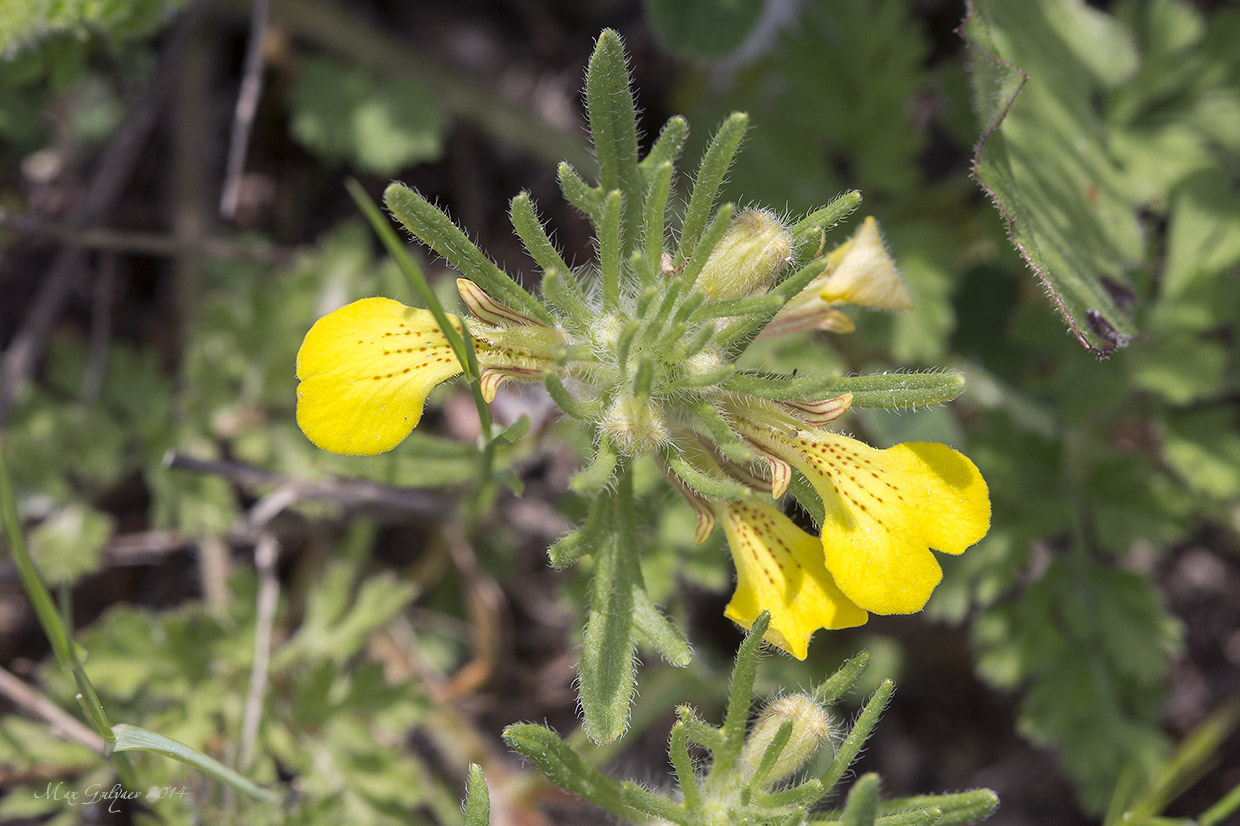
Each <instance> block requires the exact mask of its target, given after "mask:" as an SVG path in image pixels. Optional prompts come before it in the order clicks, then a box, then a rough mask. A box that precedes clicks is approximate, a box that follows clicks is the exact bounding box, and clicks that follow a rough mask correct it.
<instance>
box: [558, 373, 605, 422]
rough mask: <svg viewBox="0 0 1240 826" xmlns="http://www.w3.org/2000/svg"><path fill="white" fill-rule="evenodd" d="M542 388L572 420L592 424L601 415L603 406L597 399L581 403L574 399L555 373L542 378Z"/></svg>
mask: <svg viewBox="0 0 1240 826" xmlns="http://www.w3.org/2000/svg"><path fill="white" fill-rule="evenodd" d="M543 386H544V387H546V388H547V395H549V396H551V400H552V401H553V402H555V404H556V407H558V408H560V410H561V411H563V412H564V413H565V414H567V415H569V416H572V417H573V418H574V419H580V420H581V421H587V422H593V421H597V420H598V417H599V416H600V415H602V412H603V406H602V405H601V404H600V403H599V402H598V400H597V399H591V400H589V401H582V400H580V399H578V398H576V397H574V396H573V394H572V393H570V392H568V388H567V387H565V386H564V382H563V381H562V380H561V379H560V377H559V376H558V375H556V374H555V373H547V374H546V375H545V376H543Z"/></svg>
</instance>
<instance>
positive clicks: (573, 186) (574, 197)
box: [556, 162, 603, 224]
mask: <svg viewBox="0 0 1240 826" xmlns="http://www.w3.org/2000/svg"><path fill="white" fill-rule="evenodd" d="M556 173H557V177H558V178H559V182H560V192H562V193H563V194H564V200H566V201H568V202H569V203H570V204H572V205H573V206H575V207H577V209H578V210H580V211H581V213H582V214H584V215H585V216H586V217H587V218H589V219H590V220H591V221H592V222H594V223H596V224H597V223H598V221H599V217H600V216H601V215H602V214H603V189H602V187H597V186H590V185H589V184H588V183H586V181H585V178H582V177H581V175H580V173H578V172H577V170H576V169H574V168H573V165H572V164H570V163H568V162H562V163H561V164H560V165H559V166H558V167H556Z"/></svg>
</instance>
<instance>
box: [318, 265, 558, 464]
mask: <svg viewBox="0 0 1240 826" xmlns="http://www.w3.org/2000/svg"><path fill="white" fill-rule="evenodd" d="M457 286H458V288H459V289H460V292H461V296H462V298H464V299H465V303H466V306H468V307H469V309H470V312H471V313H472V314H473V315H474V316H475V317H476V318H478V319H479V321H478V322H477V323H476V324H471V326H470V330H469V334H470V335H472V337H473V339H474V349H475V352H476V354H477V357H478V362H479V364H480V365H481V366H482V367H483V370H482V375H481V385H482V393H483V397H484V398H485V400H486V401H488V402H489V401H491V400H492V399H493V398H494V397H495V392H496V390H497V389H498V388H499V385H500V384H501V383H503V382H504V381H507V380H509V379H517V380H526V381H529V380H537V379H540V378H541V377H542V375H543V373H544V371H545V370H547V369H549V368H550V367H551V366H552V365H553V364H554V359H553V356H552V354H551V351H552V349H553V348H554V346H555V344H556V343H557V342H558V340H559V333H558V332H557V331H556V330H554V329H553V328H550V327H547V326H545V325H542V324H539V323H538V322H536V321H534V320H533V319H530V318H528V317H526V316H523V315H521V314H520V313H517V312H516V311H514V310H512V309H510V308H508V307H505V306H504V305H502V304H500V303H499V302H497V301H495V300H494V299H492V298H491V297H490V296H489V295H487V294H486V293H484V292H483V291H482V290H481V289H479V288H478V287H477V285H475V284H473V283H472V282H470V281H466V280H465V279H460V280H459V281H458V282H457ZM448 319H449V322H450V323H451V324H452V326H453V328H455V329H456V331H457V332H461V331H462V325H461V322H460V319H458V318H456V317H455V316H448ZM459 373H461V364H460V361H459V360H458V359H457V357H456V354H455V353H454V352H453V350H452V347H451V346H450V345H449V344H448V339H447V337H446V336H445V335H444V334H443V331H442V330H441V329H440V327H439V324H438V323H437V322H436V321H435V317H434V316H433V315H432V314H431V313H430V312H429V311H427V310H419V309H415V308H413V307H406V306H405V305H404V304H401V303H400V302H398V301H393V300H391V299H389V298H364V299H362V300H360V301H355V302H353V303H352V304H348V305H346V306H344V307H341V308H340V309H339V310H336V311H335V312H333V313H329V314H328V315H326V316H324V317H322V318H320V319H319V320H318V321H317V322H315V324H314V326H313V327H311V328H310V331H309V332H308V333H306V338H305V340H304V341H303V342H302V345H301V349H300V350H299V351H298V352H297V378H298V379H300V381H301V383H300V384H299V385H298V387H297V424H298V426H299V427H301V429H302V432H303V433H305V434H306V437H307V438H308V439H309V440H310V441H311V442H313V443H314V444H315V445H317V446H318V447H321V448H322V449H324V450H328V451H331V452H332V453H345V454H350V455H364V456H370V455H374V454H376V453H383V452H384V451H387V450H391V449H392V448H394V447H396V445H398V444H400V442H401V441H403V440H404V438H405V437H406V436H408V435H409V434H410V432H412V430H413V428H414V427H415V426H417V424H418V421H419V420H420V419H421V418H422V408H423V406H424V405H425V403H426V397H427V396H428V395H429V394H430V392H431V391H432V390H433V389H435V387H436V386H437V385H439V383H440V382H442V381H445V380H447V379H450V378H452V377H453V376H456V375H458V374H459Z"/></svg>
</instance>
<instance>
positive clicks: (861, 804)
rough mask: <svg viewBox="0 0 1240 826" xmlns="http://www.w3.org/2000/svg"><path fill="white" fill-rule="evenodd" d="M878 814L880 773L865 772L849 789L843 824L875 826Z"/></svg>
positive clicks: (845, 825)
mask: <svg viewBox="0 0 1240 826" xmlns="http://www.w3.org/2000/svg"><path fill="white" fill-rule="evenodd" d="M877 815H878V775H877V774H874V773H870V774H865V775H862V776H861V777H859V778H857V782H856V783H854V784H853V787H852V788H851V789H849V790H848V801H847V802H846V803H845V804H844V819H843V821H842V826H873V824H874V818H875V817H876V816H877Z"/></svg>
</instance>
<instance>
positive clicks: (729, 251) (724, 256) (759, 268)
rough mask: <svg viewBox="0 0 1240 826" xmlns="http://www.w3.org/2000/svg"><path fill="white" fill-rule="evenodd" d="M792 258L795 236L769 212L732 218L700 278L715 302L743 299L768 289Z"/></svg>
mask: <svg viewBox="0 0 1240 826" xmlns="http://www.w3.org/2000/svg"><path fill="white" fill-rule="evenodd" d="M791 255H792V235H791V234H789V232H788V230H786V229H784V227H783V225H782V224H780V223H779V221H778V220H776V218H775V216H774V214H772V213H770V212H768V211H766V210H749V211H748V212H742V213H740V214H739V215H737V216H736V217H735V218H734V219H732V224H731V226H729V227H728V229H727V232H725V233H724V234H723V237H722V238H720V239H719V243H718V244H716V245H715V248H714V250H712V251H711V253H710V257H709V258H707V259H706V263H705V264H704V265H703V266H702V272H701V274H700V275H699V276H698V281H697V283H698V287H700V288H701V290H702V292H704V293H706V295H707V296H709V297H710V299H711V300H712V301H728V300H731V299H734V298H743V297H744V296H747V295H750V294H752V293H755V292H760V291H762V290H765V289H766V288H767V287H768V286H770V283H771V281H773V280H774V279H775V276H776V275H778V274H779V271H780V270H781V269H782V268H783V266H784V264H786V263H788V260H789V258H790V257H791Z"/></svg>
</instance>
